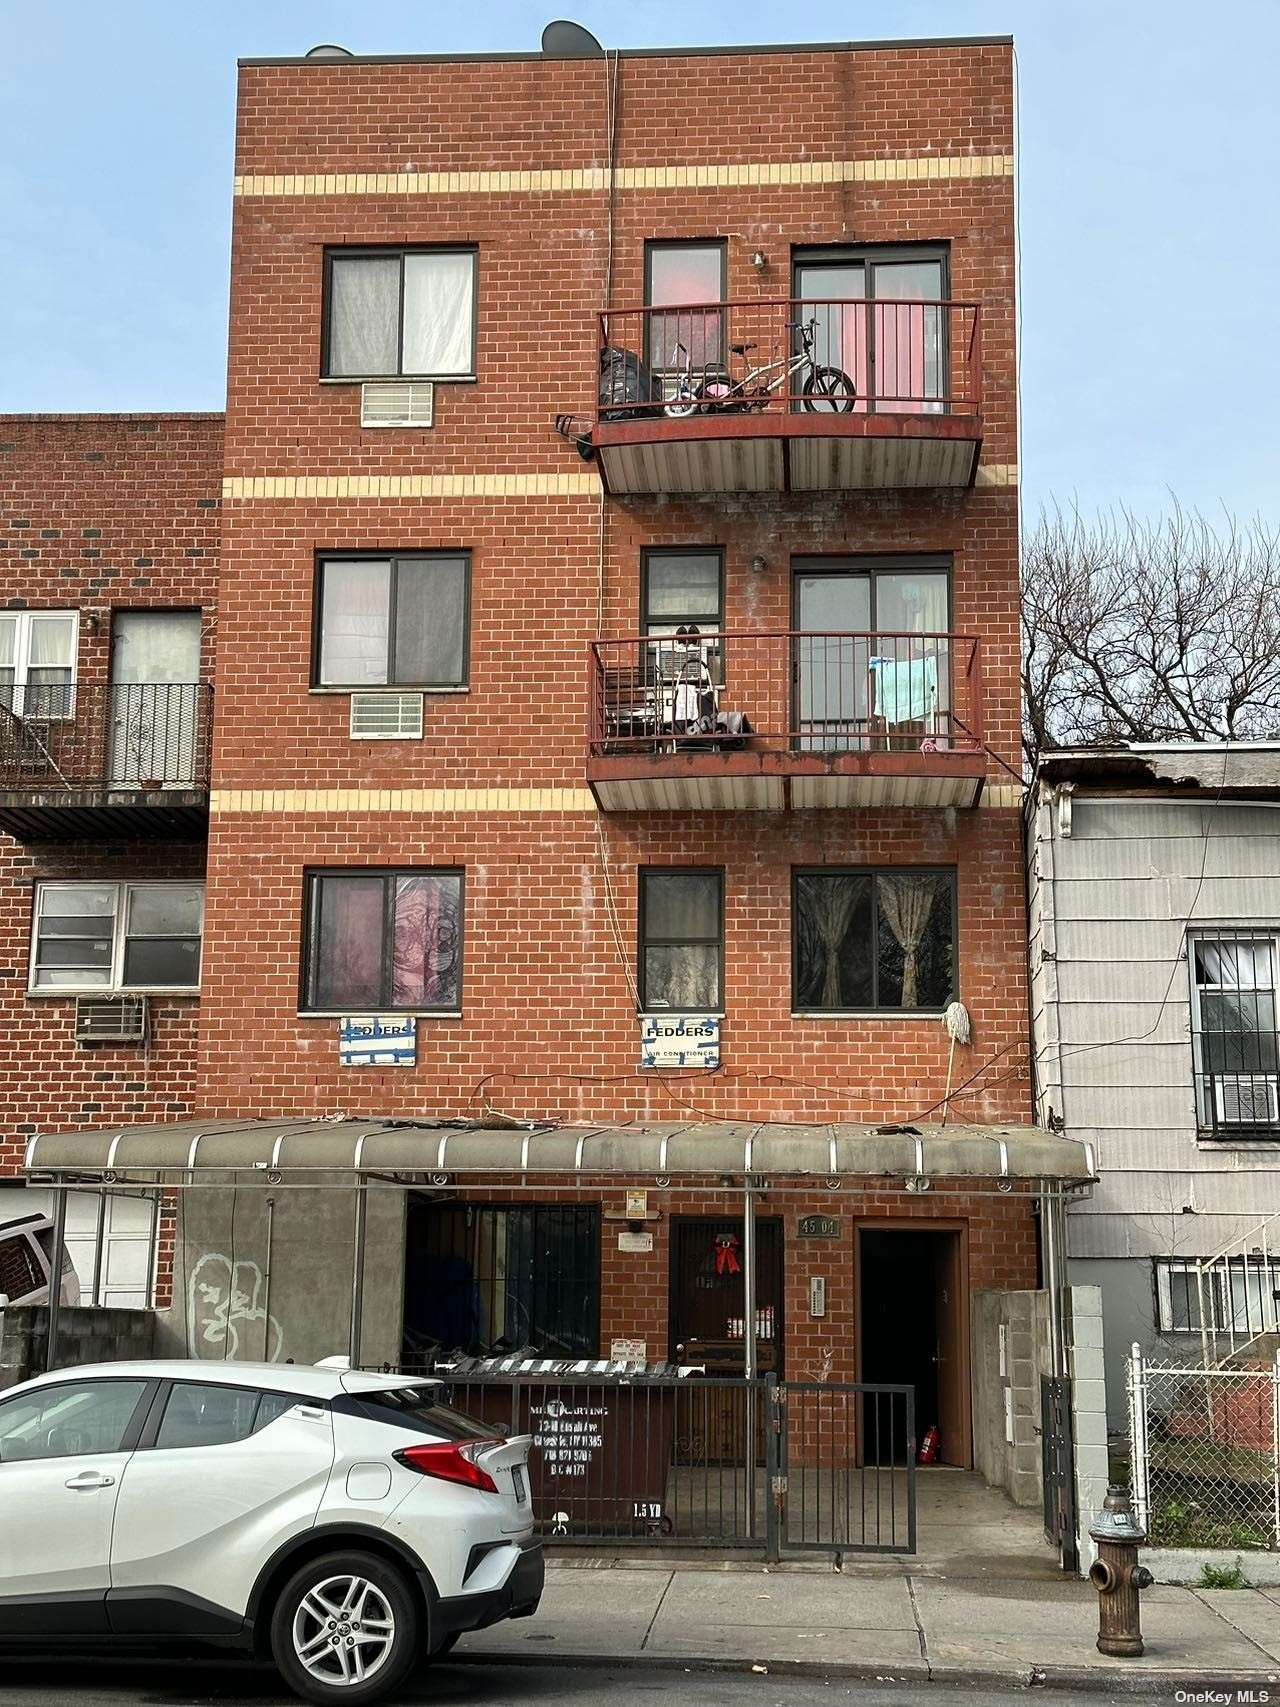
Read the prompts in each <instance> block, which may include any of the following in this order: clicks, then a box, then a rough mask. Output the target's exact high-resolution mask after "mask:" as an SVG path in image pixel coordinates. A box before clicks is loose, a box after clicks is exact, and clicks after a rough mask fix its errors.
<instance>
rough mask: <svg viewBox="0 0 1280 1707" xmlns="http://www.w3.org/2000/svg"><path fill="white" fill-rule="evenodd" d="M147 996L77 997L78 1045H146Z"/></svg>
mask: <svg viewBox="0 0 1280 1707" xmlns="http://www.w3.org/2000/svg"><path fill="white" fill-rule="evenodd" d="M148 1021H149V1014H148V1011H147V998H146V997H145V996H77V997H76V1042H77V1043H145V1042H146V1041H147V1032H148Z"/></svg>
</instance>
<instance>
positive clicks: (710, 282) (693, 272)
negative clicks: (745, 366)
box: [645, 240, 726, 373]
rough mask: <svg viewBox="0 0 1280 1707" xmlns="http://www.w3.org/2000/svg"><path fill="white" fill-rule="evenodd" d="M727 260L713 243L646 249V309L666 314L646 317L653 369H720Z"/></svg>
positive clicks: (648, 357)
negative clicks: (722, 305)
mask: <svg viewBox="0 0 1280 1707" xmlns="http://www.w3.org/2000/svg"><path fill="white" fill-rule="evenodd" d="M725 259H726V256H725V245H724V243H723V242H719V241H716V240H708V241H707V242H695V243H682V242H673V243H659V242H654V243H648V244H646V245H645V306H646V307H647V308H650V309H666V310H667V312H665V313H659V314H652V313H651V314H648V315H646V316H645V318H646V320H647V322H648V347H647V350H646V353H645V359H646V360H647V362H648V364H649V366H650V367H651V368H653V369H655V370H656V371H658V372H659V373H661V372H663V371H667V370H672V369H682V368H683V367H684V365H685V362H686V360H687V361H688V362H689V364H690V365H691V366H692V367H693V368H694V369H695V371H696V370H698V369H704V368H712V369H715V370H716V371H719V369H720V368H721V367H723V365H724V359H725V357H724V314H723V312H722V311H721V308H720V304H721V303H722V302H723V301H724V291H725ZM702 303H706V304H708V305H709V306H708V307H707V308H702V307H701V306H700V304H702ZM712 305H714V306H712ZM680 345H683V350H681V349H680V348H678V346H680Z"/></svg>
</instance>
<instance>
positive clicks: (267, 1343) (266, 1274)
mask: <svg viewBox="0 0 1280 1707" xmlns="http://www.w3.org/2000/svg"><path fill="white" fill-rule="evenodd" d="M275 1222H276V1200H275V1198H274V1197H269V1198H268V1199H267V1252H266V1258H265V1261H264V1265H263V1274H262V1361H263V1362H264V1363H270V1362H271V1247H272V1242H273V1235H274V1232H275Z"/></svg>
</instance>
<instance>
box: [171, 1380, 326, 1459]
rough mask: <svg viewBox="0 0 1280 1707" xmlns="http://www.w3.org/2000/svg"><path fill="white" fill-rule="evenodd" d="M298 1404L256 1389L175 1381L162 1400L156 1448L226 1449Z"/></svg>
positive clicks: (296, 1401) (289, 1398)
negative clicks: (221, 1447)
mask: <svg viewBox="0 0 1280 1707" xmlns="http://www.w3.org/2000/svg"><path fill="white" fill-rule="evenodd" d="M298 1402H299V1401H298V1400H297V1399H296V1398H294V1397H291V1396H290V1395H289V1394H287V1393H262V1392H259V1391H258V1389H257V1388H256V1387H213V1386H207V1385H206V1384H205V1383H204V1382H197V1381H175V1382H174V1384H173V1386H172V1387H171V1388H170V1390H169V1397H168V1398H167V1399H166V1400H165V1406H164V1415H163V1417H162V1418H161V1419H160V1428H159V1430H158V1432H157V1434H156V1447H157V1449H163V1448H165V1447H184V1446H227V1445H229V1444H230V1443H231V1442H232V1441H236V1440H247V1439H248V1438H249V1436H250V1435H251V1434H256V1433H257V1432H258V1430H259V1429H262V1428H265V1427H266V1426H267V1424H268V1423H270V1422H274V1421H275V1419H276V1418H277V1417H280V1416H283V1415H284V1413H285V1412H286V1411H288V1410H292V1409H293V1407H294V1405H296V1404H297V1403H298Z"/></svg>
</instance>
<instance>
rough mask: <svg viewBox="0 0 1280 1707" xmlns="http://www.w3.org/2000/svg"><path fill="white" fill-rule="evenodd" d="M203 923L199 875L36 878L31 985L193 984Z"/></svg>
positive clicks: (105, 988)
mask: <svg viewBox="0 0 1280 1707" xmlns="http://www.w3.org/2000/svg"><path fill="white" fill-rule="evenodd" d="M203 930H204V885H203V884H201V883H42V884H40V885H39V886H38V888H37V890H36V907H35V928H34V932H33V941H32V950H31V988H32V989H33V990H66V991H68V992H77V991H95V992H100V993H105V994H110V993H112V992H113V991H125V990H195V989H198V988H199V985H200V943H201V937H202V934H203Z"/></svg>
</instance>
